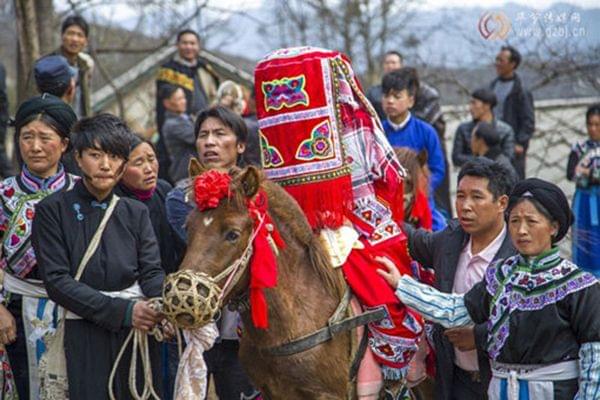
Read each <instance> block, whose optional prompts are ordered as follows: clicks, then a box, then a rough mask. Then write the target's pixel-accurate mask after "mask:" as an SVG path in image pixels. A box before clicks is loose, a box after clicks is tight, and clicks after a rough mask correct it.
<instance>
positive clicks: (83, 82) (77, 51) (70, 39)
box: [50, 15, 94, 118]
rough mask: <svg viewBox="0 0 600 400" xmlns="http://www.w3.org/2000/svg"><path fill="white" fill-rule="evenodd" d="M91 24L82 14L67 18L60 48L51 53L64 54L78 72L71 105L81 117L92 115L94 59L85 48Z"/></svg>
mask: <svg viewBox="0 0 600 400" xmlns="http://www.w3.org/2000/svg"><path fill="white" fill-rule="evenodd" d="M89 30H90V28H89V25H88V23H87V21H86V20H85V19H84V18H83V17H82V16H81V15H71V16H68V17H67V18H65V20H64V21H63V23H62V26H61V46H60V49H58V50H57V51H55V52H53V53H51V54H50V55H54V56H56V55H59V56H63V57H65V58H66V59H67V61H68V62H69V65H70V66H71V67H72V68H73V69H75V72H76V74H77V78H76V79H75V81H76V86H75V93H74V95H73V99H72V102H71V105H72V106H73V110H74V111H75V114H77V116H78V117H79V118H82V117H89V116H91V115H92V103H91V95H92V93H91V92H92V85H91V79H92V72H93V69H94V60H93V59H92V57H91V56H90V55H89V54H87V53H85V52H84V51H83V50H84V49H85V47H86V46H87V45H88V37H89V36H88V35H89Z"/></svg>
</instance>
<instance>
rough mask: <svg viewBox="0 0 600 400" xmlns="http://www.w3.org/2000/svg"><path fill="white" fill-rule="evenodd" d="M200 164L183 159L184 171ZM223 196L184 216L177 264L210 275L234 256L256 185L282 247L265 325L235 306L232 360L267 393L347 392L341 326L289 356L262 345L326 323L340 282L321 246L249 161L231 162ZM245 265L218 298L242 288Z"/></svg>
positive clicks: (337, 395) (347, 341) (244, 236)
mask: <svg viewBox="0 0 600 400" xmlns="http://www.w3.org/2000/svg"><path fill="white" fill-rule="evenodd" d="M201 172H203V171H202V170H201V168H200V167H199V165H195V166H194V165H192V166H191V167H190V176H194V175H197V174H199V173H201ZM229 174H230V175H231V176H232V182H231V185H230V191H231V196H230V197H229V199H222V200H221V202H220V203H219V205H218V207H217V208H214V209H209V210H205V211H203V212H199V211H198V210H194V211H193V212H192V213H191V215H190V216H189V219H188V221H187V229H188V249H187V253H186V255H185V258H184V260H183V262H182V264H181V267H180V268H181V269H188V270H193V271H199V272H200V271H201V272H205V273H207V274H208V275H210V276H213V277H214V276H216V275H217V274H219V273H220V272H222V271H223V270H225V269H226V268H227V267H228V266H229V265H231V264H232V263H233V262H234V261H235V260H237V259H238V258H240V257H241V255H242V253H243V252H244V249H245V248H246V246H247V243H248V240H249V238H250V235H251V233H252V229H253V221H252V219H251V217H250V215H249V213H248V209H247V208H246V199H249V198H253V197H254V196H255V195H256V193H257V192H258V190H259V189H263V190H264V191H265V193H266V195H267V198H268V203H269V207H268V213H269V215H270V216H271V218H272V220H273V222H274V224H275V225H276V228H277V229H278V230H279V233H280V235H281V237H282V239H283V240H284V241H285V245H286V246H285V248H284V249H283V250H281V251H280V252H279V255H278V257H277V262H278V282H277V286H276V287H274V288H272V289H266V297H267V303H268V313H269V328H268V329H266V330H259V329H256V328H254V326H253V324H252V320H251V318H250V314H249V312H248V311H243V312H242V313H241V316H242V320H243V322H244V327H245V332H244V335H243V337H242V340H241V343H240V360H241V362H242V364H243V366H244V368H245V370H246V372H247V373H248V375H249V376H250V378H251V379H252V381H253V382H254V384H255V385H257V386H258V388H259V389H260V390H261V392H262V393H263V395H264V396H265V398H268V399H290V400H293V399H298V400H300V399H302V400H306V399H344V398H347V397H348V394H349V393H351V390H352V388H351V383H350V379H349V371H350V364H351V362H352V360H351V358H352V357H351V354H350V352H351V337H350V333H349V332H345V333H342V334H340V335H338V336H335V337H334V338H333V339H332V340H329V341H328V342H325V343H323V344H321V345H318V346H316V347H314V348H312V349H310V350H307V351H304V352H301V353H297V354H294V355H291V356H272V355H270V354H268V352H266V351H265V350H266V349H268V348H272V347H275V346H279V345H281V344H284V343H288V342H290V341H292V340H294V339H296V338H298V337H301V336H303V335H306V334H309V333H312V332H314V331H316V330H318V329H320V328H323V327H324V326H326V325H327V320H328V318H330V317H331V315H332V314H333V312H334V311H335V309H336V307H337V306H338V304H339V302H340V299H341V298H342V296H343V292H344V289H345V283H344V280H343V278H342V275H341V272H340V271H337V270H334V269H333V267H332V266H331V264H330V261H329V258H328V256H327V254H326V252H325V250H324V247H323V246H322V244H321V243H320V241H319V240H318V238H317V237H316V236H315V235H314V234H313V232H312V230H311V227H310V226H309V224H308V222H307V220H306V218H305V216H304V214H303V212H302V210H301V209H300V207H299V206H298V204H297V203H296V202H295V201H294V200H293V199H292V197H290V196H289V195H288V194H287V193H286V192H285V191H284V190H283V189H281V188H280V187H279V186H278V185H276V184H274V183H271V182H269V181H266V180H264V179H263V177H262V174H261V173H260V172H259V171H258V170H257V169H255V168H253V167H248V168H246V169H244V170H239V169H237V168H236V169H233V170H231V171H230V172H229ZM248 282H249V276H248V273H247V271H246V272H245V273H244V275H243V276H242V278H241V280H240V281H239V282H238V283H237V284H236V285H235V286H234V287H233V288H232V290H231V291H229V292H228V293H227V295H226V296H225V298H224V304H225V303H227V302H228V301H230V300H232V299H234V298H236V297H239V296H242V295H244V293H247V291H248Z"/></svg>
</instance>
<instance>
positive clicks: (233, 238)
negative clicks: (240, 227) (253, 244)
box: [225, 231, 240, 242]
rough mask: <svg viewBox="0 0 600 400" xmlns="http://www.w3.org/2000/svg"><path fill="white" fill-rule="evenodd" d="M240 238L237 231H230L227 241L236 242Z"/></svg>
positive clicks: (226, 236)
mask: <svg viewBox="0 0 600 400" xmlns="http://www.w3.org/2000/svg"><path fill="white" fill-rule="evenodd" d="M239 238H240V234H239V233H237V232H236V231H229V232H227V234H226V235H225V240H227V241H228V242H235V241H236V240H238V239H239Z"/></svg>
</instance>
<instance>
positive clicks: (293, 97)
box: [261, 75, 309, 111]
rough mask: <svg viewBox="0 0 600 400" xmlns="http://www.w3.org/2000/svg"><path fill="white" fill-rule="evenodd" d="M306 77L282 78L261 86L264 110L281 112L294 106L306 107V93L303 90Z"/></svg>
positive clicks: (307, 101)
mask: <svg viewBox="0 0 600 400" xmlns="http://www.w3.org/2000/svg"><path fill="white" fill-rule="evenodd" d="M305 85H306V77H305V76H304V75H298V76H292V77H284V78H281V79H275V80H272V81H268V82H263V83H262V84H261V89H262V92H263V95H264V96H265V110H266V111H269V110H281V109H282V108H284V107H286V108H292V107H295V106H299V105H302V106H308V105H309V99H308V93H306V90H305V89H304V87H305Z"/></svg>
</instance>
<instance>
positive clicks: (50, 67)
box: [33, 55, 81, 175]
mask: <svg viewBox="0 0 600 400" xmlns="http://www.w3.org/2000/svg"><path fill="white" fill-rule="evenodd" d="M33 75H34V77H35V83H36V86H37V89H38V91H39V92H40V94H42V93H49V94H51V95H53V96H56V97H58V98H60V99H61V100H62V101H64V102H65V103H67V104H69V105H72V104H73V100H74V99H75V94H76V92H77V69H75V68H74V67H72V66H71V65H69V62H68V61H67V59H66V58H65V57H63V56H58V55H49V56H45V57H42V58H40V59H39V60H37V61H36V63H35V66H34V67H33ZM62 161H63V166H64V168H65V171H67V172H68V173H70V174H74V175H80V174H81V170H80V169H79V166H78V165H77V162H76V161H75V158H74V157H73V154H72V153H71V152H70V151H69V152H66V153H65V154H64V155H63V158H62Z"/></svg>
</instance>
